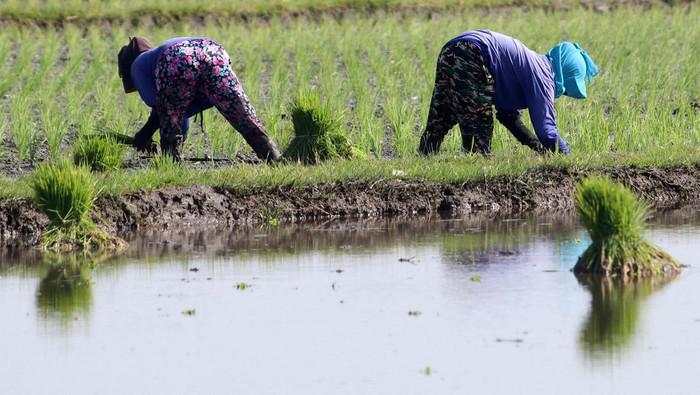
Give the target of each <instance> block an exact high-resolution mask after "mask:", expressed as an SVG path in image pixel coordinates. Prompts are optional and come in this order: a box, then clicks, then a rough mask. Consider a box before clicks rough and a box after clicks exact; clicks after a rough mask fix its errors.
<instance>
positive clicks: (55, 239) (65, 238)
mask: <svg viewBox="0 0 700 395" xmlns="http://www.w3.org/2000/svg"><path fill="white" fill-rule="evenodd" d="M31 189H32V191H33V195H34V201H35V202H36V204H37V206H39V208H40V209H41V210H42V211H43V212H44V213H45V214H46V215H47V216H48V217H49V220H50V221H51V223H50V225H49V229H48V230H47V231H46V232H45V233H44V236H43V240H42V247H43V248H44V249H45V250H48V251H56V252H66V251H72V250H81V251H98V250H103V249H112V248H117V247H118V246H120V245H121V244H123V242H122V241H121V240H118V239H116V238H113V237H110V236H109V235H107V234H106V233H105V232H104V231H102V230H100V229H99V228H97V226H95V224H94V223H93V222H92V220H91V219H90V210H91V209H92V205H93V203H94V201H95V197H96V195H97V190H96V182H95V180H94V178H93V176H92V174H91V173H90V170H89V169H88V168H87V167H85V166H74V165H73V164H72V163H70V162H68V161H66V160H60V161H58V162H55V163H47V164H42V165H40V166H39V167H38V168H37V169H36V171H35V173H34V175H33V177H32V179H31Z"/></svg>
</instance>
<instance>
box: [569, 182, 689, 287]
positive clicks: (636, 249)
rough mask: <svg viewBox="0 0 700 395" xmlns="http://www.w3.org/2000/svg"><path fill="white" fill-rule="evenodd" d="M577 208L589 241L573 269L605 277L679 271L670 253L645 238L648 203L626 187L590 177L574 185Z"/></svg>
mask: <svg viewBox="0 0 700 395" xmlns="http://www.w3.org/2000/svg"><path fill="white" fill-rule="evenodd" d="M575 201H576V208H577V210H578V213H579V216H580V217H581V222H582V223H583V225H584V226H585V227H586V229H587V230H588V233H589V235H590V236H591V240H592V244H591V245H590V246H589V247H588V249H587V250H586V251H585V252H584V253H583V255H581V257H580V258H579V260H578V262H577V263H576V266H575V267H574V272H576V273H597V274H603V275H605V276H618V275H619V276H621V277H627V276H628V275H632V276H649V275H660V274H670V273H674V274H675V273H678V272H679V271H680V265H679V264H678V262H676V261H675V260H674V259H673V258H672V257H671V256H670V255H668V254H667V253H665V252H664V251H662V250H660V249H659V248H657V247H655V246H653V245H651V244H650V243H648V242H647V241H646V240H644V237H643V232H644V230H645V222H646V218H647V216H648V209H647V206H646V205H645V204H644V203H643V202H641V201H640V200H638V199H637V198H636V196H635V195H634V194H633V193H632V192H631V191H630V190H629V189H627V188H626V187H624V186H623V185H621V184H618V183H616V182H613V181H611V180H610V179H608V178H604V177H589V178H587V179H585V180H583V181H582V182H581V183H580V184H579V185H578V186H577V188H576V193H575Z"/></svg>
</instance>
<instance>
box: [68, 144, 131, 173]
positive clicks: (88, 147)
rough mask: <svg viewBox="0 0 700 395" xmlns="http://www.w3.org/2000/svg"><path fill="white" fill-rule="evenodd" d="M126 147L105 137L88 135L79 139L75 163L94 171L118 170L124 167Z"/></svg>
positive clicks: (76, 146)
mask: <svg viewBox="0 0 700 395" xmlns="http://www.w3.org/2000/svg"><path fill="white" fill-rule="evenodd" d="M125 153H126V146H124V145H122V144H119V143H117V142H116V141H114V140H113V139H110V138H108V137H104V136H96V135H88V136H84V137H81V138H79V139H78V142H77V143H76V145H75V148H74V149H73V162H74V163H75V164H76V165H78V166H88V167H89V168H90V169H92V171H105V170H116V169H118V168H120V167H121V166H122V160H123V158H124V154H125Z"/></svg>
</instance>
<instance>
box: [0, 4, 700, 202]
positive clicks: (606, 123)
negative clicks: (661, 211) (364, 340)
mask: <svg viewBox="0 0 700 395" xmlns="http://www.w3.org/2000/svg"><path fill="white" fill-rule="evenodd" d="M148 3H149V4H153V7H154V9H155V8H158V9H161V5H159V4H157V2H156V3H153V2H148ZM243 3H245V4H243ZM311 3H314V5H313V7H312V8H314V9H322V8H323V7H330V6H344V7H346V8H348V9H351V10H352V7H358V9H361V10H363V11H358V12H345V13H343V14H337V13H336V14H331V13H329V14H324V13H320V14H315V15H312V16H309V15H303V14H302V15H301V16H290V15H289V14H281V13H280V10H287V11H289V10H291V11H294V10H299V9H304V7H305V6H310V4H311ZM420 3H421V4H422V3H423V2H420ZM59 4H60V6H59ZM145 4H146V2H139V1H136V2H125V1H110V2H99V4H98V2H94V1H87V2H85V1H69V2H60V3H59V2H55V1H51V0H49V1H30V2H21V4H20V2H16V1H13V0H10V1H6V2H4V3H3V4H2V5H0V18H4V20H5V22H3V28H2V30H0V52H1V53H3V54H6V56H4V57H3V59H2V60H0V133H1V135H2V140H3V142H4V144H2V146H0V156H1V157H2V158H3V161H4V162H5V165H4V167H3V169H5V168H6V167H7V166H10V165H11V167H14V168H19V169H26V170H31V169H32V168H33V167H34V166H35V165H36V164H37V163H39V162H42V161H45V160H54V159H57V158H59V157H61V156H65V155H67V154H69V153H70V152H71V150H72V146H73V144H74V143H75V142H76V141H77V139H78V138H79V137H80V136H82V135H87V134H91V133H95V132H102V131H111V132H118V133H123V134H133V133H135V132H136V131H137V130H138V129H139V128H140V126H141V125H142V124H143V123H144V122H145V120H146V119H147V117H148V113H149V109H148V108H147V107H146V106H145V105H144V104H143V103H142V102H141V100H140V98H139V97H138V94H131V95H125V94H124V93H123V91H122V88H121V81H120V79H119V77H118V75H117V70H116V53H117V51H118V49H119V48H120V47H121V46H122V45H124V44H125V43H126V41H127V39H128V37H129V36H130V35H141V36H146V37H148V38H150V39H151V41H152V42H154V43H158V42H161V41H163V40H165V39H168V38H170V37H174V36H209V37H212V38H214V39H216V40H217V41H219V42H220V43H222V44H223V45H224V46H225V47H226V48H227V50H228V51H229V53H230V55H231V57H232V61H233V67H234V70H235V71H236V73H237V74H238V75H239V76H240V77H241V79H242V81H243V84H244V87H245V89H246V91H247V93H248V95H249V96H250V98H251V100H252V103H253V105H254V106H255V107H256V109H257V111H258V113H259V115H260V116H261V118H262V119H263V121H264V122H265V125H266V127H267V128H268V131H269V133H270V134H271V135H272V137H273V138H274V140H275V141H276V142H277V143H278V145H280V146H281V148H284V147H285V146H286V145H287V144H288V143H289V141H290V139H291V137H292V134H293V133H292V127H291V121H290V117H289V114H288V112H289V111H288V110H289V104H290V102H291V100H292V99H293V98H294V96H295V95H296V94H297V92H299V91H300V90H304V89H309V88H311V89H314V90H317V91H318V93H319V94H320V95H321V97H322V99H323V100H325V101H327V102H328V104H329V105H330V106H331V107H332V108H334V109H335V110H336V111H337V112H338V113H342V114H343V122H344V125H345V130H346V133H347V137H348V138H349V140H350V141H351V142H352V144H353V145H354V146H355V147H356V149H358V150H359V151H361V152H363V153H364V154H366V156H367V160H364V159H363V160H362V161H358V160H355V161H350V162H347V161H345V162H343V161H339V162H335V163H331V164H326V165H324V167H322V168H320V169H319V168H308V167H304V168H300V166H297V165H287V166H279V167H277V168H275V169H269V168H267V167H264V166H263V167H261V166H256V167H251V166H247V165H239V166H238V169H237V170H236V172H237V174H239V175H240V177H241V180H247V179H255V180H256V181H251V182H252V183H262V184H266V183H273V184H275V183H285V182H290V181H289V177H288V176H289V175H290V174H295V175H297V181H299V180H302V181H300V182H314V181H315V180H318V181H332V180H333V179H334V178H337V179H339V180H342V179H343V178H372V177H380V176H382V175H385V174H387V173H390V172H392V171H394V169H397V168H398V169H401V171H402V173H401V174H403V175H405V176H406V177H409V178H410V177H415V178H421V179H432V180H440V181H462V180H464V179H469V178H472V177H475V176H488V175H490V174H493V175H496V174H503V173H509V172H518V171H523V170H524V169H527V168H531V167H534V166H541V165H547V164H553V165H558V166H559V165H561V166H595V165H615V164H630V163H631V164H641V165H647V166H653V165H664V164H672V163H695V162H697V160H698V158H699V157H700V156H699V154H700V150H698V148H697V147H698V142H700V65H699V63H700V62H698V60H699V59H698V57H699V55H698V54H699V53H700V48H698V46H699V44H698V43H700V29H698V28H697V23H696V22H697V20H699V19H700V11H699V10H698V9H697V7H695V6H694V4H690V5H685V6H677V7H668V6H651V7H648V8H641V7H631V8H630V7H622V8H615V9H614V10H612V11H609V12H602V13H601V12H597V11H594V10H588V9H584V8H580V7H575V6H574V7H570V9H569V10H568V11H551V10H546V9H538V8H536V7H535V8H532V9H529V10H525V9H521V8H509V9H499V10H490V11H489V10H487V9H482V10H479V11H475V10H474V8H473V6H475V5H478V4H479V3H476V2H460V1H444V2H435V1H434V2H429V3H426V4H428V5H431V6H432V7H433V8H432V9H431V11H430V12H428V11H424V10H420V7H418V8H417V9H416V10H414V11H413V12H409V13H405V12H391V8H390V7H393V6H397V5H406V6H411V5H417V4H419V2H413V1H407V2H398V1H386V2H381V4H380V3H373V2H359V1H354V2H344V3H343V2H338V1H326V2H310V1H272V2H262V1H258V2H256V1H253V2H236V1H233V2H223V1H212V2H211V10H213V11H216V10H218V9H220V8H222V7H223V8H226V9H227V10H236V9H239V10H241V9H242V10H248V9H250V10H254V9H256V10H261V9H264V10H268V11H270V12H271V10H274V11H275V12H277V13H280V14H279V15H277V16H275V15H274V14H273V15H272V16H270V17H267V18H250V19H246V20H242V19H237V18H228V19H227V18H221V17H214V16H212V15H213V14H215V12H212V13H206V14H205V15H204V16H202V17H201V18H176V19H171V20H168V21H167V22H166V23H159V22H157V20H156V19H144V18H142V19H139V20H129V19H124V20H119V21H116V22H115V21H113V22H110V21H109V20H107V19H104V20H100V21H98V22H95V23H75V24H73V23H70V20H71V19H70V18H67V19H66V18H64V22H65V23H63V24H61V25H60V26H51V27H49V26H47V25H42V24H41V23H39V22H40V21H41V20H42V18H50V17H51V15H54V14H52V13H51V10H52V9H61V10H63V11H65V12H66V13H69V14H70V12H69V11H70V10H82V11H81V12H83V14H78V16H80V15H83V16H88V15H92V16H95V15H97V14H96V13H99V12H102V14H101V15H102V16H105V17H108V16H110V15H112V14H114V15H122V16H124V15H127V16H128V15H129V12H132V11H133V10H142V8H139V7H145ZM173 4H175V3H173ZM177 4H178V7H180V8H178V9H172V10H171V11H172V12H173V13H176V11H178V10H179V12H181V13H182V14H183V15H187V14H188V11H187V10H189V9H190V8H188V7H194V3H193V2H178V3H177ZM378 4H379V5H381V6H382V7H384V8H377V9H376V10H375V11H367V7H376V6H377V5H378ZM426 4H423V5H425V6H427V5H426ZM484 4H486V5H498V4H497V3H493V4H492V3H490V2H489V3H484ZM504 4H505V3H504ZM99 5H102V6H103V7H99ZM532 5H536V3H532ZM239 6H240V7H239ZM168 7H171V6H167V5H163V7H162V9H169V8H168ZM172 7H174V6H172ZM198 7H199V6H198ZM362 7H365V8H362ZM440 7H444V10H443V11H441V8H440ZM197 9H198V10H199V8H197ZM306 9H308V7H307V8H306ZM200 11H201V10H200ZM169 12H170V11H169ZM222 12H223V11H222ZM251 12H252V11H251ZM22 13H24V14H22ZM19 14H22V15H24V17H26V18H30V19H28V20H30V21H32V22H31V23H15V22H12V21H11V18H12V17H13V15H14V16H16V15H19ZM56 15H57V14H56ZM144 15H147V14H144ZM142 16H143V15H142ZM56 17H57V18H58V17H60V15H59V16H56ZM31 18H34V19H31ZM474 28H489V29H492V30H496V31H501V32H504V33H507V34H509V35H512V36H515V37H517V38H519V39H520V40H521V41H523V42H524V43H526V45H528V46H529V47H530V48H532V49H534V50H536V51H539V52H541V53H544V52H546V51H547V50H548V49H549V47H550V46H551V45H553V44H555V43H556V42H558V41H560V40H572V41H577V42H580V43H581V44H582V45H583V46H584V47H585V48H586V49H587V50H588V51H589V52H590V53H591V54H592V56H593V57H594V59H595V60H596V61H597V62H598V64H599V65H600V67H601V70H602V72H601V75H600V76H599V77H598V78H597V79H596V80H595V81H594V83H593V85H592V86H591V87H590V89H589V99H588V100H574V99H569V98H561V99H559V100H558V101H557V103H556V107H557V112H558V124H559V128H560V130H561V132H562V135H563V137H564V138H565V139H566V140H567V141H568V142H569V143H570V145H571V147H572V149H573V155H572V156H571V157H567V158H563V157H560V156H559V155H551V156H549V157H545V158H538V157H535V155H534V154H533V153H531V152H529V151H528V150H527V149H526V148H524V147H522V146H520V145H519V144H518V143H517V141H516V140H515V139H514V138H513V137H511V136H510V134H509V133H508V132H507V131H506V130H505V129H504V128H503V127H501V126H500V125H498V123H497V122H496V130H495V136H494V156H493V157H492V158H486V159H485V158H476V157H468V156H465V155H463V154H461V153H460V150H459V149H460V148H459V147H460V136H459V133H458V131H457V130H454V131H453V132H452V133H450V135H449V136H448V139H447V140H446V142H445V144H444V145H443V149H442V154H441V155H440V156H438V157H437V158H428V159H423V158H419V156H418V154H417V152H416V148H417V145H418V141H419V138H420V135H421V133H422V130H423V127H424V124H425V120H426V115H427V111H428V104H429V102H430V97H431V93H432V88H433V79H434V74H435V60H436V58H437V55H438V53H439V51H440V48H441V46H442V44H443V43H444V42H446V41H447V40H449V39H450V38H451V37H453V36H455V35H457V34H458V33H460V32H462V31H464V30H468V29H474ZM525 119H527V116H526V115H525ZM204 125H205V130H206V134H205V133H202V131H201V129H200V127H199V125H198V124H197V125H194V124H193V126H192V128H191V129H190V135H189V137H188V140H187V142H186V145H185V155H187V156H194V157H202V156H205V155H208V156H210V157H234V156H236V155H244V156H245V155H248V156H249V155H251V154H252V152H251V150H250V148H249V147H248V146H247V145H246V144H245V142H244V140H243V139H242V138H241V136H240V135H239V134H238V133H236V132H235V131H234V130H233V129H232V128H231V127H230V126H229V125H228V124H227V123H226V121H225V120H224V119H223V117H222V116H220V115H219V114H218V113H217V112H216V111H215V110H209V111H207V112H205V122H204ZM129 155H131V156H133V155H134V154H133V153H130V154H129ZM360 162H362V163H360ZM8 164H9V165H8ZM133 172H134V171H126V172H124V171H117V172H112V173H111V174H110V175H108V176H106V177H107V178H110V180H103V182H104V183H105V185H114V184H117V183H118V184H121V185H124V184H126V185H133V183H130V182H126V183H124V182H123V180H124V178H125V177H126V178H129V177H131V179H135V178H139V177H140V176H134V175H133V174H132V173H133ZM137 172H138V171H137ZM4 173H5V175H6V176H18V175H19V176H22V175H23V174H24V173H23V172H22V171H20V172H16V171H8V170H5V171H4ZM186 173H187V171H183V172H181V175H179V176H178V177H176V178H178V179H179V180H180V182H181V183H187V182H189V181H188V178H187V174H186ZM199 173H200V175H191V177H190V178H198V179H199V180H205V182H206V180H208V179H210V178H213V181H211V182H212V183H219V182H223V181H221V180H222V179H223V178H226V179H230V178H231V177H223V176H222V175H221V174H220V173H221V171H217V172H216V173H213V172H211V171H208V172H203V173H202V172H199ZM275 174H282V175H281V176H276V175H275ZM153 177H156V176H155V175H153ZM285 179H286V181H285ZM304 180H305V181H304ZM172 181H173V180H170V182H172ZM163 182H166V181H164V180H160V181H158V180H153V179H151V178H147V181H143V182H141V183H140V184H139V183H137V184H138V185H139V186H149V185H151V184H152V186H156V185H160V184H161V183H163ZM241 182H242V183H246V181H241ZM3 183H5V184H12V185H11V188H9V190H10V192H8V188H4V189H5V192H4V193H6V194H8V193H9V194H13V193H16V194H23V193H24V192H23V190H24V189H23V187H22V182H13V181H11V180H5V181H3ZM234 183H235V182H234ZM146 184H149V185H146ZM115 188H116V189H115ZM115 188H106V189H105V190H106V191H117V190H120V188H117V187H115ZM121 189H124V187H121ZM127 189H128V188H127Z"/></svg>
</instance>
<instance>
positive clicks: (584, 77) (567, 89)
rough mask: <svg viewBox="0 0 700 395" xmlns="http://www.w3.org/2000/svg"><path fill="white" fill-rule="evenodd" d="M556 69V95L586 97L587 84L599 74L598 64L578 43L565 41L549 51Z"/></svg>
mask: <svg viewBox="0 0 700 395" xmlns="http://www.w3.org/2000/svg"><path fill="white" fill-rule="evenodd" d="M547 57H548V58H549V61H550V62H552V69H553V70H554V84H555V89H554V97H559V96H561V95H566V96H569V97H573V98H576V99H585V98H586V97H587V96H588V94H587V93H586V84H588V83H590V82H591V80H592V79H593V77H595V76H596V75H598V66H597V65H596V64H595V62H593V59H591V57H590V56H589V55H588V53H587V52H586V51H584V50H583V48H581V46H580V45H578V44H576V43H571V42H568V41H563V42H561V43H559V44H557V45H555V46H554V48H552V49H550V50H549V52H547Z"/></svg>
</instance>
